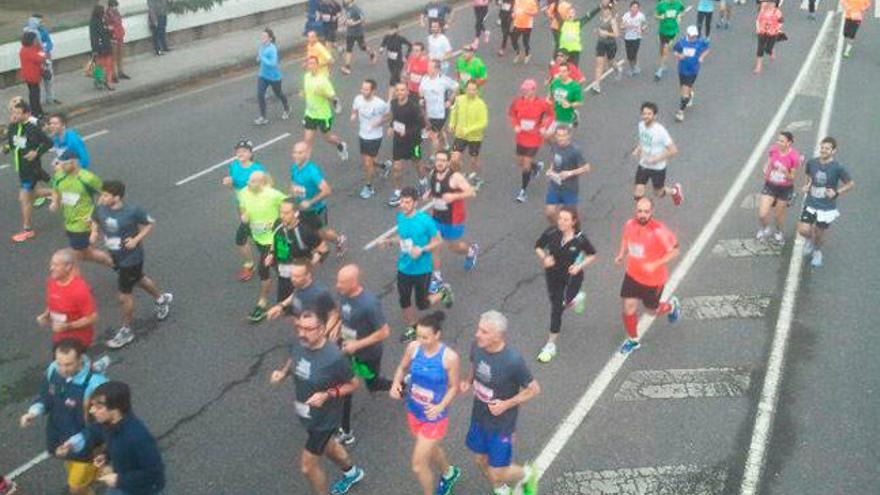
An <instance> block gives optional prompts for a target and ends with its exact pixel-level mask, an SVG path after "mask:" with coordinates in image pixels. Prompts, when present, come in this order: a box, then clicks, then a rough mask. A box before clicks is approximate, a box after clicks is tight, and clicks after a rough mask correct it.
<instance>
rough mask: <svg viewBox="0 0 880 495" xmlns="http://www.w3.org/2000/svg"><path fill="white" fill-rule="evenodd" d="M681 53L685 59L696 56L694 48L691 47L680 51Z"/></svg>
mask: <svg viewBox="0 0 880 495" xmlns="http://www.w3.org/2000/svg"><path fill="white" fill-rule="evenodd" d="M681 53H682V54H683V55H684V56H685V57H688V58H690V57H693V56H694V55H696V54H697V49H696V48H694V47H692V46H689V47H686V48H685V49H684V50H682V51H681Z"/></svg>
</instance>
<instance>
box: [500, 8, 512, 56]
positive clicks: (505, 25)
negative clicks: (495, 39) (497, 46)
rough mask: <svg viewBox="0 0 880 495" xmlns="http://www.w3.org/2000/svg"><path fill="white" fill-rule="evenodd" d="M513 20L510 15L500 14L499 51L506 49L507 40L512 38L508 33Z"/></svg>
mask: <svg viewBox="0 0 880 495" xmlns="http://www.w3.org/2000/svg"><path fill="white" fill-rule="evenodd" d="M512 20H513V18H512V17H511V16H510V14H502V15H501V49H502V50H504V49H506V48H507V40H509V39H510V38H511V37H512V33H511V32H510V23H511V21H512Z"/></svg>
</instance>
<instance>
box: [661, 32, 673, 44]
mask: <svg viewBox="0 0 880 495" xmlns="http://www.w3.org/2000/svg"><path fill="white" fill-rule="evenodd" d="M657 36H658V38H660V46H663V45H668V44H669V43H671V42H672V40H674V39H675V36H666V35H665V34H659V33H658V35H657Z"/></svg>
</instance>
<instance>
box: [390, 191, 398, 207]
mask: <svg viewBox="0 0 880 495" xmlns="http://www.w3.org/2000/svg"><path fill="white" fill-rule="evenodd" d="M388 206H393V207H397V206H400V190H399V189H395V190H394V192H392V193H391V197H389V198H388Z"/></svg>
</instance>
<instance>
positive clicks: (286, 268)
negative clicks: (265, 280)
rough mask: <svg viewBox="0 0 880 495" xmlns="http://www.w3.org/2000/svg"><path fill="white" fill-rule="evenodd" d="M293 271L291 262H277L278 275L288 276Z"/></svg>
mask: <svg viewBox="0 0 880 495" xmlns="http://www.w3.org/2000/svg"><path fill="white" fill-rule="evenodd" d="M292 273H293V264H292V263H278V276H279V277H284V278H290V275H291V274H292Z"/></svg>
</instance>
